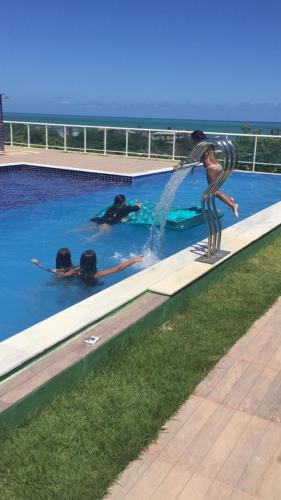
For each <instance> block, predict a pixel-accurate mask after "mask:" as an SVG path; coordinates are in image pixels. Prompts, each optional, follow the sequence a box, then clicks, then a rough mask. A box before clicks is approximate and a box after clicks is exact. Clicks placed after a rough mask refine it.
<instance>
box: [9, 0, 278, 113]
mask: <svg viewBox="0 0 281 500" xmlns="http://www.w3.org/2000/svg"><path fill="white" fill-rule="evenodd" d="M0 15H1V51H2V57H1V65H0V90H1V91H4V92H6V93H7V94H8V95H9V96H10V100H8V101H5V110H6V111H14V112H38V113H66V114H74V113H75V114H88V115H92V114H93V115H115V116H140V117H144V116H147V117H171V118H172V117H174V118H198V119H230V120H234V119H237V120H239V119H243V120H245V119H246V120H269V121H270V120H276V121H281V85H280V83H281V78H280V77H281V64H280V59H281V57H280V54H281V50H280V49H281V22H280V19H281V2H280V0H267V1H266V2H258V1H257V0H255V1H254V0H244V1H242V0H236V1H233V2H228V1H227V0H224V1H223V0H217V1H216V0H214V1H212V2H210V1H207V0H201V1H200V0H198V1H195V0H193V1H190V0H176V1H175V2H171V1H168V0H162V1H159V0H149V1H148V0H142V2H134V1H133V0H131V1H129V0H119V1H113V0H107V1H106V2H101V1H100V0H99V1H97V0H91V1H90V0H80V2H78V1H73V0H68V1H66V0H57V1H56V2H55V1H53V0H49V1H48V2H38V0H37V1H35V0H29V1H28V0H27V1H25V2H22V1H19V0H14V1H13V2H11V3H9V2H3V4H2V6H1V12H0Z"/></svg>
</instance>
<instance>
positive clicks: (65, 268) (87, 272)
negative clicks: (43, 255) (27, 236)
mask: <svg viewBox="0 0 281 500" xmlns="http://www.w3.org/2000/svg"><path fill="white" fill-rule="evenodd" d="M142 259H143V257H142V256H140V255H137V256H136V257H133V258H132V259H128V260H126V261H125V262H121V263H120V264H117V265H116V266H114V267H111V268H108V269H104V270H103V271H97V256H96V253H95V252H94V251H93V250H85V252H83V253H82V255H81V257H80V266H76V267H75V266H73V264H72V261H71V254H70V251H69V250H68V248H61V249H60V250H58V252H57V256H56V269H50V268H47V267H45V266H44V265H43V264H42V263H41V262H40V261H39V260H38V259H31V262H32V264H34V265H36V266H37V267H40V268H41V269H44V270H45V271H48V272H51V273H54V274H55V275H56V276H57V277H59V278H66V277H72V276H79V277H80V278H81V279H82V281H87V282H91V283H93V284H98V280H99V278H103V277H104V276H107V275H109V274H114V273H117V272H119V271H123V269H126V268H127V267H129V266H132V265H133V264H135V263H136V262H141V261H142Z"/></svg>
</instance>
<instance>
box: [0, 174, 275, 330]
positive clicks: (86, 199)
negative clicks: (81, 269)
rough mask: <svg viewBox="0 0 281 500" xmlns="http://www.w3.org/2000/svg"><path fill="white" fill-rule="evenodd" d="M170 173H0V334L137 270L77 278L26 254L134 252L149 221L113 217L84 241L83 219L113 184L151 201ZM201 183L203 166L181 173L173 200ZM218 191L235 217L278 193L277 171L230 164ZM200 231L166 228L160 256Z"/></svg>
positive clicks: (115, 256) (195, 194)
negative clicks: (234, 205) (139, 223)
mask: <svg viewBox="0 0 281 500" xmlns="http://www.w3.org/2000/svg"><path fill="white" fill-rule="evenodd" d="M169 177H170V174H161V175H155V176H150V177H143V178H140V179H138V180H135V181H133V183H132V184H131V185H130V184H129V185H125V186H124V185H122V186H118V185H112V184H111V185H108V184H106V183H102V182H100V183H97V182H96V181H89V180H83V179H71V178H65V177H60V176H56V175H48V174H38V173H32V172H11V173H5V174H4V173H3V174H1V175H0V232H1V235H2V238H1V242H0V259H1V262H2V276H1V282H0V310H1V317H0V340H4V339H5V338H7V337H9V336H11V335H13V334H15V333H17V332H19V331H21V330H23V329H25V328H27V327H29V326H31V325H33V324H35V323H37V322H38V321H41V320H43V319H45V318H47V317H48V316H50V315H52V314H55V313H56V312H58V311H61V310H62V309H64V308H66V307H69V306H71V305H73V304H75V303H76V302H78V301H80V300H83V299H85V298H87V297H89V296H90V295H92V294H93V293H98V292H99V291H100V290H102V289H103V288H105V287H108V286H110V285H111V284H113V283H116V282H117V281H120V280H121V279H124V278H126V277H127V276H129V275H131V274H133V273H135V272H138V271H139V270H140V267H137V266H134V267H131V268H128V269H126V270H125V271H123V272H121V273H118V274H114V275H112V276H108V277H106V278H105V279H104V283H103V284H102V285H100V286H96V287H92V286H87V285H85V284H84V283H81V282H80V281H79V279H77V278H70V279H58V278H56V277H54V276H53V275H51V274H50V273H47V272H45V271H42V270H40V269H38V268H37V267H35V266H33V265H32V264H31V263H30V259H31V258H33V257H35V258H38V259H40V260H41V261H42V262H43V263H44V264H46V265H47V266H49V267H54V265H55V263H54V260H55V254H56V251H57V249H58V248H60V247H62V246H67V247H69V248H70V249H71V251H72V256H73V261H74V263H76V264H78V263H79V257H80V254H81V253H82V251H83V250H85V249H87V248H93V249H94V250H95V251H96V253H97V256H98V269H104V268H107V267H112V266H114V265H115V264H117V263H118V262H120V260H121V259H122V258H128V257H130V255H131V254H139V253H141V252H142V249H143V247H144V244H145V242H146V240H147V237H148V233H149V229H148V228H145V227H134V226H128V225H125V224H118V225H116V226H114V227H113V228H112V232H111V233H110V234H105V235H103V236H100V237H98V238H97V239H96V240H95V241H91V238H92V236H93V234H94V233H93V231H92V229H91V230H90V224H89V223H88V221H89V219H90V218H91V217H92V216H93V215H94V214H95V213H96V212H98V211H99V210H101V209H102V208H103V207H106V206H109V205H110V204H111V202H112V200H113V197H114V196H115V195H116V194H118V193H120V192H121V193H124V194H125V195H126V196H127V197H129V198H132V199H138V200H140V201H143V202H144V201H147V202H157V201H158V200H159V198H160V195H161V192H162V191H163V189H164V186H165V184H166V183H167V181H168V179H169ZM205 187H206V180H205V174H204V172H203V169H197V171H195V173H194V174H193V175H189V176H187V178H186V179H185V180H184V182H183V184H182V185H181V187H180V189H179V191H178V192H177V195H176V198H175V200H174V204H173V206H174V207H176V208H179V207H189V206H192V205H196V204H199V203H200V197H201V193H202V191H203V190H204V189H205ZM224 191H226V192H227V193H228V194H231V195H232V196H234V197H235V198H236V199H237V201H238V202H239V208H240V210H239V211H240V220H241V219H243V218H245V217H248V216H249V215H251V214H253V213H255V212H257V211H259V210H262V209H263V208H265V207H267V206H269V205H272V204H273V203H276V202H277V201H280V199H281V176H280V177H278V176H273V175H259V174H245V173H239V172H235V173H234V174H233V175H232V176H231V178H230V179H229V180H228V181H227V183H226V185H225V187H224ZM218 206H219V207H220V208H222V209H223V212H224V214H225V215H224V217H223V219H222V225H223V227H226V226H229V225H231V224H234V223H235V222H237V220H236V219H235V218H234V217H233V215H232V212H231V211H229V210H227V209H226V207H225V206H224V205H223V204H222V203H220V202H218ZM206 236H207V230H206V227H205V226H204V225H201V226H198V227H194V228H192V229H189V230H187V231H184V232H178V231H174V230H172V229H167V230H166V231H165V235H164V239H163V245H162V250H161V255H160V256H159V257H161V258H163V257H167V256H169V255H171V254H173V253H175V252H177V251H179V250H181V249H182V248H184V247H187V246H189V245H191V244H192V243H195V242H197V241H198V240H200V239H201V238H203V237H206ZM168 272H169V270H168V269H167V273H168Z"/></svg>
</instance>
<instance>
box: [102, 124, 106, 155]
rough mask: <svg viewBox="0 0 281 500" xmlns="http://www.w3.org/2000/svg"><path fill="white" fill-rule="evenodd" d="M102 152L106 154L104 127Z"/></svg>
mask: <svg viewBox="0 0 281 500" xmlns="http://www.w3.org/2000/svg"><path fill="white" fill-rule="evenodd" d="M103 154H104V155H106V128H105V129H104V136H103Z"/></svg>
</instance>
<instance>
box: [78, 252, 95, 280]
mask: <svg viewBox="0 0 281 500" xmlns="http://www.w3.org/2000/svg"><path fill="white" fill-rule="evenodd" d="M96 272H97V256H96V253H95V252H94V250H85V252H83V253H82V255H81V257H80V276H81V278H82V279H83V280H90V279H94V277H95V274H96Z"/></svg>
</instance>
